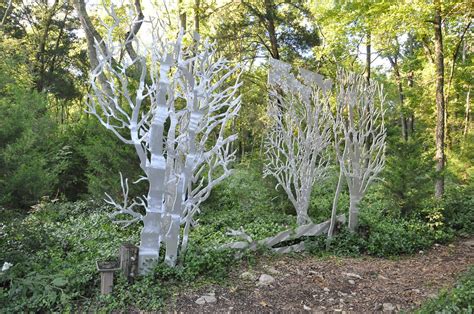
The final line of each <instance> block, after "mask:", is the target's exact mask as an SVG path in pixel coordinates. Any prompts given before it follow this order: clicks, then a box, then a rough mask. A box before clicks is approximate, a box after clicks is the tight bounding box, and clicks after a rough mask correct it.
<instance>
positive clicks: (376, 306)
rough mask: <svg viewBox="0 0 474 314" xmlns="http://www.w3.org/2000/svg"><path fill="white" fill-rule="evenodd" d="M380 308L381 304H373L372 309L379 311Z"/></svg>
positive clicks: (381, 307)
mask: <svg viewBox="0 0 474 314" xmlns="http://www.w3.org/2000/svg"><path fill="white" fill-rule="evenodd" d="M382 309H383V306H382V304H380V303H377V304H375V306H374V311H381V310H382Z"/></svg>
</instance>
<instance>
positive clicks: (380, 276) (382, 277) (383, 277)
mask: <svg viewBox="0 0 474 314" xmlns="http://www.w3.org/2000/svg"><path fill="white" fill-rule="evenodd" d="M377 278H378V279H383V280H388V278H387V277H385V276H382V275H378V276H377Z"/></svg>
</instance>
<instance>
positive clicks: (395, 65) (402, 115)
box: [388, 56, 408, 142]
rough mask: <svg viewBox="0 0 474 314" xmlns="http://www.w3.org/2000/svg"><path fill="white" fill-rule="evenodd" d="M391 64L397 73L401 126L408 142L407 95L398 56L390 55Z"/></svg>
mask: <svg viewBox="0 0 474 314" xmlns="http://www.w3.org/2000/svg"><path fill="white" fill-rule="evenodd" d="M388 60H389V61H390V64H391V65H392V68H393V73H394V74H395V79H396V80H397V89H398V99H399V101H400V126H401V129H402V138H403V140H404V141H405V142H406V141H407V140H408V127H407V119H406V117H405V112H404V111H405V106H404V103H405V95H404V93H403V84H402V76H401V74H400V69H399V67H398V61H397V57H396V56H395V57H394V58H392V57H388Z"/></svg>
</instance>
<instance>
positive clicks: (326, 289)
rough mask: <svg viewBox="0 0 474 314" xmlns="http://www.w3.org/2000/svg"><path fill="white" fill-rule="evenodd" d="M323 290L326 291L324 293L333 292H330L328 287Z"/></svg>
mask: <svg viewBox="0 0 474 314" xmlns="http://www.w3.org/2000/svg"><path fill="white" fill-rule="evenodd" d="M323 290H324V292H329V291H331V290H329V288H327V287H324V288H323Z"/></svg>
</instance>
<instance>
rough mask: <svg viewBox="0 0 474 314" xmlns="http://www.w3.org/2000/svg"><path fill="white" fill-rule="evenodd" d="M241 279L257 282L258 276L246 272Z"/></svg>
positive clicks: (241, 275)
mask: <svg viewBox="0 0 474 314" xmlns="http://www.w3.org/2000/svg"><path fill="white" fill-rule="evenodd" d="M239 277H240V279H243V280H247V281H255V280H257V275H255V274H254V273H252V272H249V271H246V272H243V273H242V274H240V276H239Z"/></svg>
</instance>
